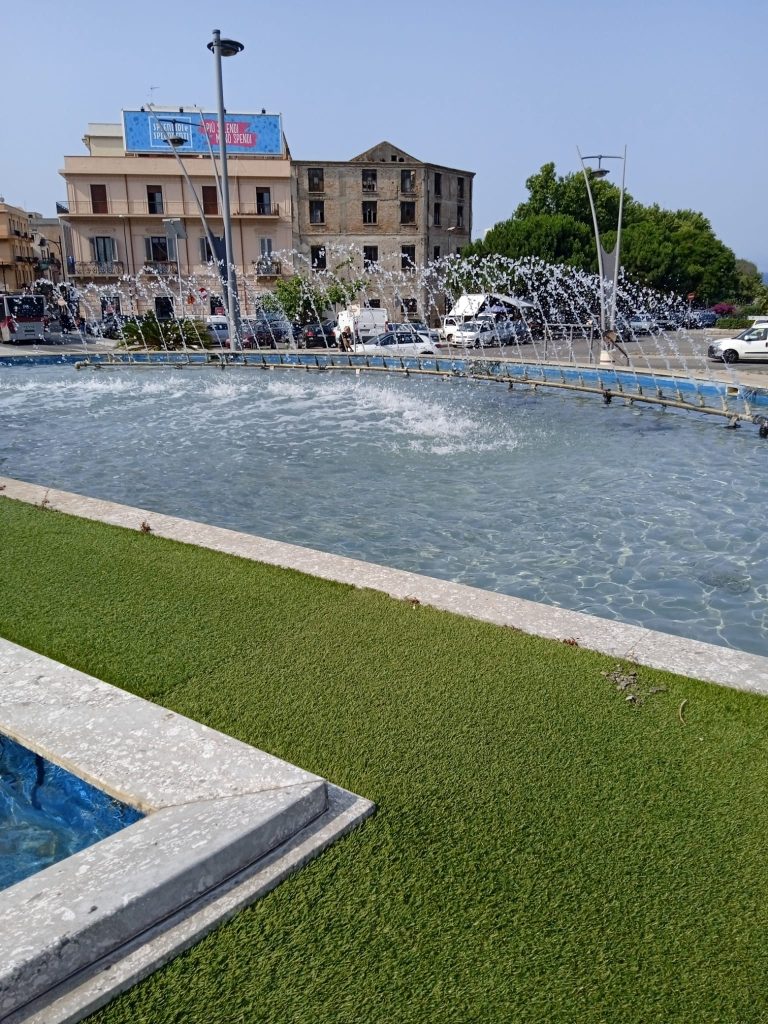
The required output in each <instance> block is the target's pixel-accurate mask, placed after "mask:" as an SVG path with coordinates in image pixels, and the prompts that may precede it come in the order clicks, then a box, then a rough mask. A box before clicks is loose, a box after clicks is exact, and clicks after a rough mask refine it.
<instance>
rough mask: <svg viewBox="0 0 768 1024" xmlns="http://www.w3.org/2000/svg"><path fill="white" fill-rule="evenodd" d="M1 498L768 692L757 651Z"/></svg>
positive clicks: (38, 492)
mask: <svg viewBox="0 0 768 1024" xmlns="http://www.w3.org/2000/svg"><path fill="white" fill-rule="evenodd" d="M0 496H6V497H9V498H13V499H15V500H18V501H24V502H27V503H28V504H33V505H38V506H41V507H44V508H47V509H50V510H52V511H59V512H64V513H67V514H69V515H74V516H78V517H80V518H84V519H91V520H95V521H97V522H102V523H106V524H108V525H112V526H120V527H123V528H126V529H132V530H141V529H142V528H145V527H144V524H146V527H148V528H149V530H150V531H151V533H152V534H154V535H155V536H158V537H163V538H165V539H168V540H175V541H179V542H181V543H185V544H192V545H194V546H197V547H204V548H208V549H209V550H212V551H219V552H221V553H223V554H230V555H235V556H237V557H240V558H245V559H248V560H250V561H256V562H262V563H265V564H267V565H274V566H278V567H280V568H284V569H293V570H296V571H298V572H302V573H306V574H308V575H310V576H315V577H318V578H321V579H326V580H330V581H333V582H337V583H346V584H349V585H352V586H355V587H360V588H368V589H371V590H376V591H379V592H381V593H384V594H387V595H389V596H390V597H393V598H395V599H399V600H410V601H417V602H419V603H420V604H425V605H429V606H431V607H433V608H437V609H439V610H441V611H448V612H453V613H455V614H458V615H463V616H465V617H468V618H474V619H479V620H481V621H484V622H490V623H493V624H495V625H498V626H507V627H511V628H513V629H518V630H520V631H521V632H524V633H528V634H530V635H533V636H540V637H544V638H547V639H553V640H560V641H568V642H571V641H576V643H577V644H578V646H580V647H583V648H586V649H588V650H591V651H595V652H598V653H601V654H606V655H609V656H611V657H616V658H621V659H623V660H629V661H633V662H636V663H637V664H640V665H645V666H647V667H649V668H656V669H662V670H664V671H668V672H674V673H676V674H679V675H684V676H689V677H692V678H695V679H700V680H702V681H704V682H710V683H715V684H717V685H720V686H727V687H731V688H733V689H738V690H745V691H748V692H752V693H759V694H763V695H768V657H764V656H762V655H758V654H751V653H749V652H747V651H740V650H737V649H735V648H730V647H721V646H718V645H716V644H709V643H705V642H703V641H700V640H691V639H688V638H686V637H681V636H677V635H675V634H672V633H663V632H660V631H658V630H652V629H649V628H647V627H645V626H635V625H630V624H628V623H622V622H617V621H615V620H611V619H601V618H598V617H597V616H594V615H589V614H587V613H586V612H576V611H570V610H568V609H565V608H558V607H556V606H554V605H545V604H540V603H537V602H535V601H529V600H527V599H525V598H520V597H513V596H511V595H508V594H499V593H496V592H494V591H489V590H482V589H480V588H478V587H470V586H467V585H466V584H463V583H453V582H450V581H447V580H439V579H435V578H434V577H431V576H425V575H422V574H419V573H413V572H408V571H407V570H404V569H394V568H390V567H388V566H383V565H379V564H377V563H374V562H364V561H362V560H360V559H355V558H350V557H348V556H346V555H335V554H331V553H329V552H325V551H319V550H317V549H315V548H308V547H301V546H299V545H296V544H288V543H286V542H284V541H275V540H270V539H268V538H265V537H259V536H257V535H254V534H245V533H239V532H237V531H235V530H230V529H227V528H225V527H220V526H209V525H207V524H205V523H199V522H195V521H194V520H189V519H182V518H179V517H176V516H169V515H166V514H164V513H160V512H153V511H151V510H149V509H142V508H137V507H134V506H130V505H123V504H120V503H117V502H112V501H105V500H103V499H100V498H90V497H87V496H85V495H79V494H74V493H72V492H69V491H63V490H59V489H56V488H52V487H50V488H49V487H44V486H42V485H39V484H32V483H27V482H25V481H20V480H15V479H13V478H11V477H2V476H0Z"/></svg>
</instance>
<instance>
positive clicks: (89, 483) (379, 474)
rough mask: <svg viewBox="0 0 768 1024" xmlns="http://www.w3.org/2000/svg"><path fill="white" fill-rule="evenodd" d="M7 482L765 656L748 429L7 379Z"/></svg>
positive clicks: (759, 474) (760, 493)
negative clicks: (118, 503) (197, 522)
mask: <svg viewBox="0 0 768 1024" xmlns="http://www.w3.org/2000/svg"><path fill="white" fill-rule="evenodd" d="M0 416H1V417H2V422H3V423H4V425H5V429H4V431H3V432H2V435H0V473H2V474H4V475H8V476H12V477H17V478H19V479H24V480H30V481H34V482H37V483H40V484H43V485H47V486H52V487H62V488H65V489H67V490H72V491H77V492H81V493H84V494H90V495H94V496H98V497H104V498H108V499H112V500H116V501H121V502H126V503H128V504H132V505H138V506H142V507H145V508H149V509H155V510H157V511H162V512H166V513H169V514H172V515H179V516H184V517H187V518H190V519H197V520H200V521H203V522H209V523H213V524H216V525H221V526H227V527H231V528H233V529H236V530H242V531H245V532H250V533H254V534H260V535H262V536H267V537H273V538H275V539H278V540H284V541H290V542H292V543H297V544H304V545H308V546H311V547H316V548H320V549H323V550H327V551H333V552H337V553H340V554H345V555H351V556H354V557H357V558H363V559H367V560H369V561H374V562H381V563H384V564H387V565H392V566H396V567H399V568H404V569H409V570H413V571H416V572H422V573H427V574H429V575H432V576H436V577H440V578H444V579H452V580H457V581H459V582H462V583H468V584H472V585H474V586H479V587H484V588H487V589H490V590H497V591H501V592H503V593H508V594H514V595H517V596H520V597H526V598H530V599H532V600H535V601H542V602H545V603H548V604H555V605H560V606H563V607H567V608H572V609H576V610H580V611H586V612H590V613H592V614H595V615H599V616H603V617H606V618H610V619H618V620H621V621H625V622H631V623H636V624H638V625H644V626H649V627H651V628H653V629H659V630H662V631H666V632H669V633H676V634H680V635H683V636H688V637H692V638H694V639H698V640H705V641H708V642H710V643H716V644H723V645H726V646H732V647H736V648H739V649H742V650H747V651H753V652H756V653H760V654H768V533H766V531H765V529H764V526H763V521H764V509H765V505H766V499H767V498H768V473H767V472H766V469H767V468H768V443H766V442H765V441H761V440H760V439H759V438H758V437H757V432H756V430H755V429H754V428H743V429H741V430H729V429H726V428H725V426H724V421H720V420H718V419H715V418H710V417H704V416H697V415H695V414H691V413H685V412H675V411H671V410H667V411H662V410H659V409H655V408H644V407H640V406H633V407H629V406H626V405H624V404H623V403H620V402H618V401H615V402H613V403H612V404H611V405H610V406H605V405H603V404H602V403H601V402H600V401H599V399H595V398H594V397H575V396H572V395H566V394H562V393H542V392H539V393H533V392H531V391H529V390H526V389H522V388H520V389H515V390H514V391H513V392H510V391H508V390H507V389H506V388H504V387H503V386H500V385H497V384H476V383H475V384H473V383H470V382H467V381H466V380H448V381H441V380H430V379H415V378H410V379H402V378H395V377H389V376H386V375H384V374H381V375H377V376H376V377H373V376H366V375H364V374H361V375H360V376H359V377H357V376H355V375H354V374H349V375H345V376H342V375H341V374H340V373H335V372H334V373H324V374H316V373H307V372H306V371H294V370H281V371H263V370H258V369H236V370H231V371H230V370H227V371H225V372H222V371H221V370H214V369H197V370H195V369H185V370H172V369H159V368H154V369H150V368H145V369H127V370H119V371H107V370H104V371H100V372H98V373H94V372H79V373H78V372H76V371H74V370H73V369H72V368H71V367H56V366H54V367H48V366H43V367H32V368H13V369H4V370H2V371H0Z"/></svg>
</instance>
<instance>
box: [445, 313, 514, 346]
mask: <svg viewBox="0 0 768 1024" xmlns="http://www.w3.org/2000/svg"><path fill="white" fill-rule="evenodd" d="M514 323H515V321H513V320H491V319H487V320H485V319H483V320H467V322H466V323H464V324H457V326H456V327H455V328H454V332H453V344H454V345H459V346H461V348H498V347H499V346H502V345H510V344H514V342H515V340H516V339H517V337H518V333H517V331H518V329H517V328H516V327H513V326H512V325H513V324H514Z"/></svg>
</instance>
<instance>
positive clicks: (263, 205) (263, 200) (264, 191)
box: [256, 188, 272, 216]
mask: <svg viewBox="0 0 768 1024" xmlns="http://www.w3.org/2000/svg"><path fill="white" fill-rule="evenodd" d="M256 213H261V214H264V215H265V216H268V215H269V214H270V213H272V190H271V189H268V188H257V189H256Z"/></svg>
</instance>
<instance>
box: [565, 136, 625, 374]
mask: <svg viewBox="0 0 768 1024" xmlns="http://www.w3.org/2000/svg"><path fill="white" fill-rule="evenodd" d="M576 152H577V153H578V154H579V160H580V162H581V169H582V171H583V172H584V181H585V182H586V183H587V195H588V196H589V208H590V210H591V211H592V224H593V227H594V229H595V243H596V245H597V273H598V277H599V289H600V339H601V341H600V362H605V363H612V362H613V354H612V353H613V349H614V348H617V347H619V346H618V345H617V340H618V335H617V333H616V293H617V291H618V283H619V267H620V265H621V264H620V258H621V221H622V214H623V211H624V182H625V179H626V171H627V147H626V146H625V147H624V154H623V156H608V155H606V154H605V153H598V154H596V155H595V156H582V155H581V151H580V150H579V148H578V147H577V148H576ZM587 160H597V167H588V166H587V164H586V163H585V161H587ZM603 160H621V162H622V172H621V189H620V191H619V216H618V224H617V226H616V244H615V245H614V247H613V249H611V251H610V252H608V251H606V250H605V249H604V248H603V243H602V241H601V239H600V228H599V226H598V223H597V210H596V208H595V199H594V196H593V194H592V186H591V184H590V181H591V179H593V178H604V177H605V176H606V174H608V168H607V167H603ZM620 351H622V352H623V349H620ZM624 356H625V358H626V359H627V362H629V357H628V356H627V355H626V353H624Z"/></svg>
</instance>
